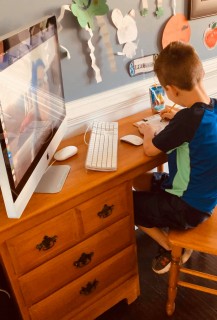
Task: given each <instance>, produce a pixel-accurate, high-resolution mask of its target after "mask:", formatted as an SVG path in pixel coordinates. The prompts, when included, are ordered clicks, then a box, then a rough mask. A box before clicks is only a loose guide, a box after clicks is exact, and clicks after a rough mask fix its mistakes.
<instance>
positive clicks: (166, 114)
mask: <svg viewBox="0 0 217 320" xmlns="http://www.w3.org/2000/svg"><path fill="white" fill-rule="evenodd" d="M178 111H179V110H178V109H176V108H172V107H169V106H165V108H164V109H163V110H162V111H161V112H160V116H161V118H162V119H165V120H171V119H172V118H173V117H174V116H175V114H176V113H177V112H178Z"/></svg>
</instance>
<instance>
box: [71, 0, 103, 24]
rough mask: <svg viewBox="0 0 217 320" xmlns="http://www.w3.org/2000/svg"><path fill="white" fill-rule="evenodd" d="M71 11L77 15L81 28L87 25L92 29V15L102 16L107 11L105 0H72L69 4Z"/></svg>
mask: <svg viewBox="0 0 217 320" xmlns="http://www.w3.org/2000/svg"><path fill="white" fill-rule="evenodd" d="M71 11H72V14H74V16H76V17H77V19H78V23H79V24H80V26H81V27H82V28H86V26H88V27H89V28H91V29H92V30H93V29H94V17H95V16H102V15H104V14H106V13H107V12H108V11H109V8H108V6H107V4H106V0H98V1H94V0H85V1H84V0H74V1H73V2H72V4H71Z"/></svg>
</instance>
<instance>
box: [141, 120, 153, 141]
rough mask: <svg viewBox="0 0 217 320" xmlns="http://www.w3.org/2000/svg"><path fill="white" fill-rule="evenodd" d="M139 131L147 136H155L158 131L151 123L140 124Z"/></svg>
mask: <svg viewBox="0 0 217 320" xmlns="http://www.w3.org/2000/svg"><path fill="white" fill-rule="evenodd" d="M138 129H139V132H140V133H141V134H142V135H144V136H145V137H150V139H151V138H153V137H154V135H155V132H156V127H155V126H152V125H150V124H149V123H142V124H140V125H139V126H138Z"/></svg>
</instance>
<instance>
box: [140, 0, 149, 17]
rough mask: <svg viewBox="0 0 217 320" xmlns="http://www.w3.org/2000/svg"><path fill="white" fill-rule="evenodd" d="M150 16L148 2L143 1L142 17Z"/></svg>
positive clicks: (146, 0)
mask: <svg viewBox="0 0 217 320" xmlns="http://www.w3.org/2000/svg"><path fill="white" fill-rule="evenodd" d="M147 14H148V0H141V10H140V15H141V16H142V17H145V16H147Z"/></svg>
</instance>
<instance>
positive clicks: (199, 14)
mask: <svg viewBox="0 0 217 320" xmlns="http://www.w3.org/2000/svg"><path fill="white" fill-rule="evenodd" d="M189 4H190V8H189V19H190V20H193V19H199V18H204V17H208V16H212V15H217V1H216V0H190V1H189Z"/></svg>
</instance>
